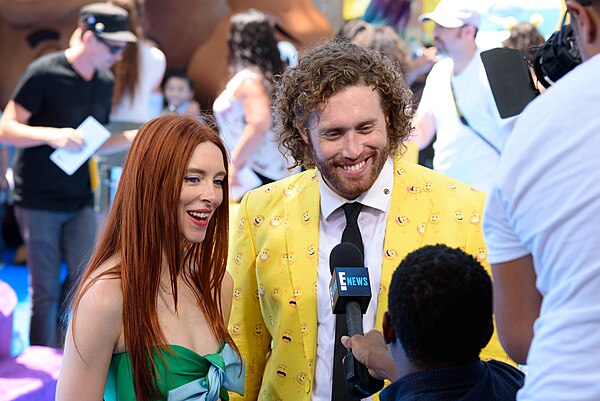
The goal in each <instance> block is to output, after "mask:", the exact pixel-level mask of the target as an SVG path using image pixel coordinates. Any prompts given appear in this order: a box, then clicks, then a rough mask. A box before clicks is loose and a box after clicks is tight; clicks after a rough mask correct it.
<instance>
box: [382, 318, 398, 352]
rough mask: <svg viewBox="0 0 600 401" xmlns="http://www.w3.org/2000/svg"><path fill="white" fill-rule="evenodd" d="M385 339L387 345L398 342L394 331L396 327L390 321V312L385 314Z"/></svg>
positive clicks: (383, 328) (383, 327)
mask: <svg viewBox="0 0 600 401" xmlns="http://www.w3.org/2000/svg"><path fill="white" fill-rule="evenodd" d="M382 330H383V339H384V341H385V343H386V344H390V343H393V342H394V341H396V330H394V326H393V325H392V321H391V320H390V315H389V313H388V312H385V313H384V314H383V326H382Z"/></svg>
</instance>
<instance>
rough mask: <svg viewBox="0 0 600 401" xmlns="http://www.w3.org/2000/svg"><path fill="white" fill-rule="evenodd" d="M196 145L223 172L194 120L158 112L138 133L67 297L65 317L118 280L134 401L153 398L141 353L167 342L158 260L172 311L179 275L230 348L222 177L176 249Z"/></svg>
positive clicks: (149, 366)
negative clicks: (69, 307)
mask: <svg viewBox="0 0 600 401" xmlns="http://www.w3.org/2000/svg"><path fill="white" fill-rule="evenodd" d="M203 142H211V143H214V144H215V145H216V146H217V147H218V148H219V150H220V151H221V155H222V156H223V162H224V165H225V169H226V170H227V167H228V162H227V160H228V159H227V151H226V148H225V146H224V145H223V143H222V142H221V140H220V139H219V136H218V134H217V133H216V132H215V130H213V129H212V128H210V127H209V126H207V125H205V124H203V123H201V122H199V121H197V120H196V119H194V118H190V117H185V116H179V115H165V116H161V117H158V118H156V119H154V120H152V121H150V122H148V123H146V124H144V125H143V126H142V127H141V128H140V130H139V132H138V134H137V137H136V138H135V140H134V141H133V144H132V146H131V149H130V151H129V155H128V156H127V160H126V161H125V165H124V167H123V173H122V175H121V179H120V182H119V186H118V189H117V192H116V196H115V199H114V203H113V205H112V209H111V211H110V215H109V217H108V223H107V226H106V229H105V231H104V233H103V235H102V237H101V238H100V241H99V243H98V246H97V248H96V249H95V251H94V254H93V255H92V258H91V261H90V263H89V265H88V266H87V269H86V271H85V272H84V274H83V276H82V279H81V283H80V285H79V288H78V290H77V293H76V294H75V299H74V308H73V319H75V318H76V316H77V308H78V306H79V303H80V301H81V298H82V296H83V295H84V294H85V292H86V291H87V290H88V289H89V288H90V287H91V286H92V285H93V284H94V282H96V280H99V279H101V278H103V277H104V278H112V277H117V278H120V279H121V290H122V292H123V330H124V338H125V347H126V349H127V351H128V353H129V356H130V358H131V367H132V371H133V384H134V389H135V395H136V399H138V400H145V399H158V398H160V397H161V394H160V391H159V390H158V388H157V386H156V383H157V377H156V364H155V361H154V360H153V358H150V357H149V356H151V355H152V350H153V348H154V347H156V346H164V345H165V344H167V340H166V338H165V335H164V333H163V331H162V329H161V327H160V325H159V321H158V314H157V310H156V300H157V297H158V291H159V282H160V277H161V266H162V265H163V263H164V262H166V265H167V266H168V269H169V274H170V278H171V289H172V292H173V298H174V302H175V307H177V277H178V276H179V275H180V274H181V273H183V274H184V275H185V276H186V277H188V278H189V281H190V284H192V285H191V286H190V287H191V288H192V290H193V292H194V294H195V296H196V299H197V301H198V304H199V306H200V309H201V310H202V312H203V313H204V316H205V318H206V321H207V323H208V325H209V327H210V330H211V332H212V335H214V336H215V338H217V339H223V340H225V341H226V342H227V343H229V344H230V345H231V346H232V347H233V348H234V349H236V350H237V348H236V347H235V344H234V343H233V340H232V338H231V336H230V335H229V333H228V332H227V327H226V322H224V317H223V312H222V308H221V282H222V280H223V276H224V274H225V268H226V263H227V248H228V238H229V236H228V219H229V207H228V204H229V196H228V193H229V187H228V184H227V180H225V184H224V186H223V203H222V204H221V206H219V207H218V208H217V209H216V210H215V212H214V215H213V217H212V219H211V221H210V223H209V225H208V228H207V232H206V237H205V239H204V241H203V242H202V244H193V243H189V242H185V243H184V245H183V246H182V243H181V235H180V230H179V223H178V219H177V207H176V206H177V204H178V202H179V196H180V193H181V188H182V183H183V177H184V175H185V173H186V170H187V167H188V163H189V160H190V158H191V155H192V153H193V152H194V150H195V148H196V146H197V145H198V144H200V143H203ZM115 254H120V263H119V265H117V266H115V267H114V268H112V269H110V270H108V271H105V272H102V273H98V272H96V270H97V269H98V268H99V267H100V266H101V265H102V263H104V262H105V261H107V260H108V259H109V258H110V257H111V256H113V255H115ZM163 258H164V259H163ZM165 259H166V260H165ZM73 326H74V325H73ZM165 348H166V347H165Z"/></svg>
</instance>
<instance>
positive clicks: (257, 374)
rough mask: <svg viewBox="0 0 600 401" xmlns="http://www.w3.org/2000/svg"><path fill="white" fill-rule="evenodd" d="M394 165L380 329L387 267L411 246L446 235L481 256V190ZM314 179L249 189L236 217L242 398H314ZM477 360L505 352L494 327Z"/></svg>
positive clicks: (234, 330)
mask: <svg viewBox="0 0 600 401" xmlns="http://www.w3.org/2000/svg"><path fill="white" fill-rule="evenodd" d="M394 172H395V173H394V187H393V190H392V199H391V205H390V211H389V216H388V219H387V223H386V233H385V240H384V249H383V252H384V258H383V266H382V267H381V268H382V271H381V287H380V293H379V298H378V307H377V318H376V327H377V328H378V329H379V330H381V325H382V319H383V313H384V312H385V311H387V302H388V294H387V291H388V288H387V287H388V285H389V283H390V281H391V278H392V273H393V272H394V270H395V269H396V267H397V266H398V264H399V263H400V261H401V260H402V259H403V258H404V256H405V255H406V254H407V253H409V252H411V251H413V250H415V249H417V248H420V247H422V246H424V245H428V244H438V243H444V244H447V245H449V246H452V247H459V248H461V249H463V250H464V251H466V252H468V253H470V254H472V255H474V256H475V257H477V258H478V259H479V260H480V261H482V262H484V263H485V259H486V248H485V245H484V242H483V235H482V231H481V216H482V212H483V206H484V199H485V195H484V194H483V193H482V192H479V191H477V190H475V189H473V188H471V187H469V186H467V185H465V184H463V183H460V182H458V181H456V180H453V179H451V178H449V177H447V176H444V175H441V174H439V173H436V172H434V171H432V170H429V169H426V168H424V167H421V166H418V165H416V164H412V163H406V162H402V161H396V162H395V165H394ZM317 180H318V174H317V170H316V169H312V170H308V171H305V172H303V173H300V174H297V175H294V176H291V177H288V178H286V179H283V180H281V181H278V182H275V183H273V184H269V185H267V186H264V187H261V188H258V189H256V190H254V191H251V192H249V193H248V194H247V195H246V196H245V197H244V199H243V200H242V202H241V204H240V208H239V217H238V220H237V223H236V224H235V225H233V231H234V232H233V233H232V237H233V238H234V240H233V242H232V249H231V252H230V257H229V263H228V269H229V271H230V273H231V274H232V275H233V279H234V295H233V305H232V311H231V319H230V321H229V331H230V333H231V335H232V337H233V339H234V341H235V342H236V344H237V345H238V347H239V349H240V351H241V352H242V355H243V356H244V358H245V360H246V365H247V367H246V385H245V397H244V399H245V400H256V399H260V400H310V397H311V392H312V385H313V376H314V363H315V357H316V342H317V341H316V339H317V333H316V331H317V296H316V289H317V269H318V253H319V252H318V245H319V199H320V198H319V186H318V182H317ZM371 268H373V267H371ZM424 318H426V317H425V316H424ZM332 341H333V340H332ZM482 358H484V359H486V358H488V359H489V358H495V359H500V360H503V361H507V360H508V357H507V356H506V354H505V353H504V351H503V350H502V348H501V346H500V344H499V342H498V339H497V338H496V336H495V335H494V338H493V339H492V342H491V343H490V345H488V347H487V348H486V349H485V350H484V351H483V352H482Z"/></svg>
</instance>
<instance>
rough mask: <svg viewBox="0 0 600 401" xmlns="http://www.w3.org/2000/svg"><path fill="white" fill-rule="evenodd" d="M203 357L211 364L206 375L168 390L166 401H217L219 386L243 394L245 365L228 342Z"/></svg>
mask: <svg viewBox="0 0 600 401" xmlns="http://www.w3.org/2000/svg"><path fill="white" fill-rule="evenodd" d="M204 358H205V359H206V360H207V361H209V362H210V364H211V365H210V368H209V369H208V373H207V374H206V376H205V377H201V378H199V379H196V380H194V381H191V382H189V383H187V384H184V385H183V386H180V387H177V388H174V389H173V390H171V391H169V398H168V401H217V400H218V399H219V395H220V393H221V388H225V389H226V390H228V391H233V392H236V393H238V394H240V395H244V378H245V376H246V366H245V364H244V362H243V360H241V359H240V358H241V357H240V356H239V355H238V354H236V353H235V351H234V350H233V348H231V346H230V345H229V344H225V345H224V346H223V349H222V350H221V352H219V353H218V354H210V355H206V356H205V357H204Z"/></svg>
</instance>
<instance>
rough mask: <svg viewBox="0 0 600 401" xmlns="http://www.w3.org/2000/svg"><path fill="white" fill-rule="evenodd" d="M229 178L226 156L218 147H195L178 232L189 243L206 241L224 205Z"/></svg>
mask: <svg viewBox="0 0 600 401" xmlns="http://www.w3.org/2000/svg"><path fill="white" fill-rule="evenodd" d="M226 176H227V173H226V172H225V164H224V161H223V155H222V154H221V151H220V150H219V148H218V147H217V145H215V144H213V143H211V142H203V143H201V144H199V145H198V146H196V149H195V150H194V153H192V157H191V158H190V162H189V164H188V167H187V170H186V173H185V175H184V177H183V186H182V187H181V196H180V197H179V210H178V216H179V231H180V234H181V236H182V237H183V238H184V239H186V240H187V241H189V242H193V243H201V242H202V241H204V237H205V236H206V228H207V227H208V223H209V221H210V219H211V217H212V216H213V214H214V212H215V210H217V208H218V207H219V206H220V205H221V202H222V201H223V188H224V181H225V178H226Z"/></svg>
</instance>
